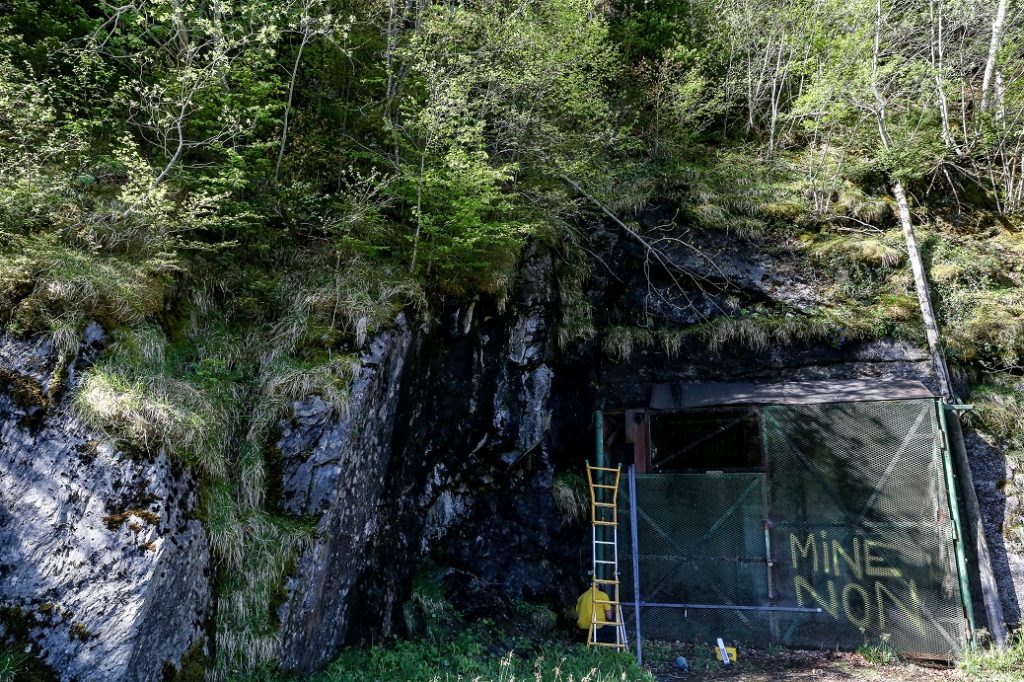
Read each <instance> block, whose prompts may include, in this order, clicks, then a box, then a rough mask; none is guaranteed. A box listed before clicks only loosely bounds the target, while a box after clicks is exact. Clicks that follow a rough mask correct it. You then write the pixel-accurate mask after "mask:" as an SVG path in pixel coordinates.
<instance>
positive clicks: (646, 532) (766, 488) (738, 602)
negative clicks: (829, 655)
mask: <svg viewBox="0 0 1024 682" xmlns="http://www.w3.org/2000/svg"><path fill="white" fill-rule="evenodd" d="M936 405H937V403H936V402H935V401H934V400H901V401H887V402H861V403H841V404H816V405H776V406H766V407H764V408H762V410H761V412H760V434H761V440H762V446H763V448H764V453H765V459H766V465H767V466H766V473H758V472H750V473H730V472H708V473H655V474H640V475H637V476H635V482H634V486H635V498H634V504H635V509H636V519H635V524H636V529H635V533H636V538H637V542H636V552H635V555H634V546H633V542H632V538H631V524H632V523H633V521H634V519H633V518H632V517H631V508H630V496H629V495H628V494H627V491H626V490H625V489H623V491H622V493H623V494H622V495H621V496H620V500H622V505H621V510H620V514H621V519H622V522H621V525H620V527H619V542H620V547H621V548H622V551H623V554H622V556H623V557H630V556H631V557H633V561H626V560H624V561H623V562H622V565H621V573H622V575H621V580H622V586H623V596H622V603H623V607H624V610H625V619H626V622H627V626H628V627H629V629H630V636H631V637H636V635H637V633H636V625H637V622H636V614H635V610H636V605H637V603H639V604H640V628H641V634H642V638H643V639H646V640H649V639H662V640H685V641H691V642H710V641H714V639H715V638H717V637H724V638H726V639H727V640H728V641H730V642H736V643H740V644H746V645H759V646H764V645H765V644H769V643H772V644H780V645H787V646H802V647H836V646H838V647H841V648H846V649H854V648H856V647H858V646H860V645H862V644H865V643H868V644H871V643H876V642H878V641H879V640H883V639H887V640H888V641H889V643H890V644H891V645H892V646H893V648H895V649H896V650H898V651H901V652H905V653H913V654H920V655H925V656H933V657H936V656H937V657H948V656H951V655H953V654H955V653H957V652H959V651H960V650H962V648H963V647H964V645H965V643H966V641H967V638H968V634H969V633H968V628H967V625H966V623H965V620H964V602H963V599H962V597H961V587H960V583H959V581H958V577H959V574H958V568H957V558H956V547H955V539H954V533H953V530H952V529H953V524H952V522H951V518H950V500H949V498H948V495H947V474H948V472H947V470H946V466H947V465H948V464H947V461H946V459H945V458H944V456H943V454H944V452H943V447H944V442H943V440H942V438H943V434H942V430H941V426H940V424H939V421H938V417H937V413H936ZM623 485H624V486H625V485H626V482H625V480H624V481H623ZM634 566H636V567H637V569H638V570H637V576H634V570H633V567H634ZM636 577H638V580H635V578H636ZM637 586H638V587H639V598H638V597H637V591H636V587H637Z"/></svg>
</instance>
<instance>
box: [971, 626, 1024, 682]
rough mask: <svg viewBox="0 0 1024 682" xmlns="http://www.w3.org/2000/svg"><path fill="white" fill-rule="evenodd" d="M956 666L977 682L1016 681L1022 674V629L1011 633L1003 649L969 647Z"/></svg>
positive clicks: (1023, 649)
mask: <svg viewBox="0 0 1024 682" xmlns="http://www.w3.org/2000/svg"><path fill="white" fill-rule="evenodd" d="M957 668H959V669H960V670H961V671H962V672H963V673H965V674H966V675H967V677H968V679H971V680H977V681H978V682H1017V680H1020V679H1021V677H1022V676H1024V630H1018V631H1017V632H1016V633H1015V634H1013V635H1012V636H1011V637H1010V641H1009V642H1008V645H1007V647H1006V648H1005V649H1002V650H1000V649H997V648H994V647H979V648H976V649H969V650H968V651H966V652H965V653H964V655H963V657H962V658H961V659H960V660H959V661H958V662H957Z"/></svg>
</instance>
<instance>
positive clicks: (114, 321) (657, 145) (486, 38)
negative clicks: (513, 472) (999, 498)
mask: <svg viewBox="0 0 1024 682" xmlns="http://www.w3.org/2000/svg"><path fill="white" fill-rule="evenodd" d="M0 29H2V37H0V254H2V256H0V323H3V324H4V325H5V327H6V329H8V330H9V331H12V332H16V333H21V334H45V335H48V336H49V337H50V338H52V340H53V344H54V347H55V349H56V350H57V352H58V353H59V355H60V357H61V359H62V363H61V364H60V365H59V366H58V369H57V372H56V376H55V379H56V380H55V381H54V382H53V383H52V385H51V395H50V396H49V399H51V400H52V399H55V398H56V397H57V394H58V393H60V392H61V391H62V385H63V373H64V372H65V370H66V368H67V363H69V362H71V361H72V359H73V358H74V357H75V355H76V353H77V350H78V348H79V346H80V344H81V342H82V339H83V335H84V333H85V330H86V326H87V325H88V324H89V323H90V322H93V321H95V322H98V323H99V324H100V325H102V327H103V328H104V329H105V330H106V332H107V333H108V334H109V335H110V337H111V343H110V344H109V346H108V347H107V349H106V350H105V351H104V352H103V354H102V355H101V356H100V358H99V360H98V362H97V363H95V364H94V365H93V366H92V367H91V369H89V370H88V374H87V376H85V377H84V379H83V381H82V382H81V384H80V386H79V387H78V388H77V390H76V395H75V396H74V399H75V401H76V405H77V407H78V410H79V411H80V413H81V415H82V416H83V418H84V419H85V420H86V421H87V422H88V423H89V424H91V425H93V426H95V427H97V428H100V429H102V430H104V431H105V432H107V433H109V434H110V435H111V437H112V438H115V439H117V440H118V441H119V442H120V443H121V445H122V447H123V448H124V449H125V450H127V451H132V450H140V449H142V450H155V449H158V448H161V447H163V448H166V449H167V450H168V451H170V452H172V453H173V454H174V455H175V456H177V457H178V458H179V459H180V460H181V461H183V462H186V463H188V465H189V466H191V467H192V468H193V469H194V470H195V471H196V472H198V473H199V475H200V476H201V478H202V480H203V514H204V519H205V522H206V524H207V527H208V530H209V534H210V539H211V543H212V547H213V550H214V552H215V556H216V558H217V561H218V565H219V567H220V575H221V578H220V580H219V581H218V591H219V601H218V604H219V605H218V615H217V641H218V646H217V655H218V659H219V660H218V664H219V666H220V667H221V669H223V670H228V669H247V668H252V667H257V666H259V665H261V664H262V663H263V662H265V661H269V660H270V659H271V658H272V656H273V652H274V632H275V623H274V622H273V614H272V612H271V611H270V610H268V608H267V605H268V604H272V603H274V600H275V599H277V598H278V594H277V591H278V589H279V586H280V584H281V581H282V577H283V576H284V574H285V572H286V570H287V566H288V563H289V561H290V559H291V557H292V556H293V554H294V552H295V550H296V549H297V548H300V547H302V546H303V543H305V542H307V541H308V538H309V537H310V533H311V532H312V527H311V524H309V523H306V522H304V521H302V520H297V519H294V518H287V517H285V516H284V515H282V514H280V513H279V510H278V508H277V504H276V500H275V499H274V492H273V490H272V489H268V486H267V485H266V484H265V480H266V478H267V475H266V471H267V469H268V467H271V466H273V462H272V457H271V455H270V454H269V449H268V442H269V441H270V440H271V439H272V432H273V428H274V425H275V423H276V422H277V421H278V420H279V419H280V418H281V417H282V416H284V415H285V414H287V411H288V409H289V407H290V405H291V404H292V401H293V400H295V399H298V398H301V397H304V396H308V395H311V394H318V395H320V396H323V397H324V398H325V399H326V400H329V401H331V402H332V403H333V404H334V405H336V406H337V409H339V410H341V409H343V408H344V404H345V400H346V390H347V386H348V382H349V380H350V379H351V377H352V376H353V374H354V373H355V372H358V360H357V355H356V354H355V351H357V350H358V348H359V347H360V346H361V344H362V343H363V341H364V340H365V339H366V338H367V336H368V335H369V334H372V333H374V332H375V331H377V330H379V329H382V328H385V327H387V326H388V325H389V324H391V323H392V322H393V320H394V318H395V315H396V314H397V313H398V311H400V310H403V309H404V310H407V311H410V314H411V315H413V316H414V317H415V318H416V319H417V320H420V321H424V322H426V321H429V320H430V317H431V314H432V311H435V310H437V306H438V305H439V304H441V303H443V302H444V301H450V300H458V299H460V298H465V297H470V296H477V295H487V296H493V297H496V298H498V299H500V298H501V297H503V296H504V295H505V294H506V292H507V290H508V287H509V286H510V283H511V282H512V281H513V279H514V276H515V268H516V263H517V260H518V257H519V255H520V252H521V251H522V249H523V248H524V245H526V244H528V243H531V242H539V243H543V244H546V245H548V246H550V247H551V248H553V249H555V250H557V251H558V253H560V254H562V259H563V264H562V265H563V267H562V273H563V319H562V333H561V335H560V336H561V339H562V341H563V343H565V344H571V343H574V342H577V341H582V340H588V339H591V338H592V337H594V336H595V334H597V333H598V332H597V330H595V327H594V325H593V323H592V321H591V311H590V310H589V306H588V303H587V301H586V298H585V296H583V295H582V289H583V288H584V287H585V286H586V278H587V271H588V268H589V267H591V266H590V265H588V262H587V259H586V252H587V240H588V238H589V234H588V229H587V225H588V221H593V220H613V221H614V222H615V223H616V224H618V225H620V226H621V227H622V229H625V230H627V231H629V232H631V233H632V235H633V236H634V237H635V238H636V239H638V240H640V241H641V243H643V244H645V245H646V247H647V248H648V249H650V251H651V253H652V254H654V256H655V257H657V256H658V248H659V247H658V240H659V239H661V238H662V235H660V234H646V233H644V232H643V230H642V229H641V228H639V227H638V226H637V224H636V222H635V221H634V216H635V213H636V212H637V211H638V210H639V209H640V208H642V207H644V206H646V205H650V204H652V203H659V204H666V205H670V206H673V207H674V208H675V209H676V210H677V211H678V214H677V221H679V222H680V223H686V224H688V225H692V226H696V227H699V228H701V229H707V230H718V231H725V232H728V233H730V234H735V235H738V236H740V237H742V238H745V239H754V240H758V241H759V242H760V243H762V244H763V245H764V248H765V249H772V248H782V247H785V248H786V249H789V250H791V251H793V252H794V253H798V254H800V256H801V257H802V258H804V259H805V260H806V264H807V267H808V268H809V269H817V270H819V271H822V272H825V273H827V274H828V277H829V279H830V281H832V282H833V283H834V284H833V286H832V287H831V288H830V289H829V290H828V291H824V292H822V304H821V305H820V306H818V307H815V308H809V309H785V310H780V309H771V308H766V309H764V310H763V311H758V313H757V314H755V315H752V316H748V317H745V318H742V319H724V318H723V319H709V320H708V321H707V322H706V323H703V324H701V325H698V327H697V328H696V329H690V330H685V332H686V333H698V334H703V335H705V336H706V338H707V339H708V342H709V343H722V342H724V340H727V339H729V340H736V341H738V342H743V343H751V344H763V343H771V342H787V341H789V340H791V339H795V338H800V337H804V338H818V339H821V340H823V341H829V340H831V339H834V338H835V337H836V335H842V337H843V338H874V337H885V336H888V337H893V336H895V337H903V338H908V339H911V340H914V341H923V338H924V335H923V328H922V325H921V321H920V312H919V310H918V306H917V300H916V298H915V294H914V281H913V279H912V277H911V274H910V268H909V266H908V265H907V261H906V254H905V251H904V248H903V234H902V233H901V231H900V227H899V211H898V208H899V201H900V200H905V201H906V202H908V211H909V215H910V216H911V217H912V220H913V222H914V224H915V226H916V227H917V229H918V236H919V238H920V240H921V242H922V244H923V249H924V251H925V254H926V260H927V262H928V265H929V272H928V275H929V278H930V280H931V283H932V286H933V287H934V292H935V297H936V302H937V308H938V315H939V321H940V325H941V326H942V329H943V332H944V335H945V342H946V344H947V351H948V353H949V355H950V360H951V362H952V363H953V364H954V366H955V367H956V368H957V369H956V371H957V372H958V373H959V376H961V377H962V378H964V379H966V380H967V381H968V382H969V383H970V384H972V385H973V386H974V396H973V399H974V400H975V402H977V404H978V406H979V410H978V412H977V416H976V417H975V419H976V421H977V423H979V424H981V425H983V426H985V427H986V428H987V429H988V430H989V431H990V432H992V433H993V434H996V435H997V436H999V437H1001V438H1003V444H1004V445H1006V446H1008V447H1009V448H1010V450H1011V451H1015V452H1018V453H1022V452H1024V436H1021V435H1020V434H1021V433H1024V429H1022V427H1024V417H1022V416H1021V415H1022V409H1021V408H1022V407H1024V385H1022V383H1021V380H1020V378H1019V377H1020V374H1021V366H1022V365H1024V288H1022V286H1024V281H1022V278H1024V273H1022V271H1021V268H1022V265H1024V238H1022V237H1021V234H1020V231H1019V230H1020V228H1021V212H1022V211H1024V125H1022V124H1024V121H1022V115H1024V80H1022V76H1024V54H1022V49H1024V21H1022V15H1021V8H1020V7H1019V6H1016V5H1014V4H1013V3H1009V2H1008V0H785V1H783V0H759V1H753V0H647V1H641V0H463V1H454V0H452V1H449V2H441V1H439V0H438V1H430V0H403V1H399V0H276V1H270V0H246V1H244V2H231V1H229V0H126V1H125V2H118V3H112V2H104V1H103V0H83V1H81V2H74V1H72V0H8V1H7V2H6V3H4V5H3V10H2V14H0ZM634 322H635V325H633V326H630V327H624V328H617V329H614V330H611V331H610V332H609V333H608V338H606V339H604V341H603V343H604V345H605V347H606V349H607V352H608V353H609V354H610V355H612V356H618V355H622V354H625V353H628V352H629V350H630V349H631V348H633V347H635V346H636V345H638V344H639V345H642V344H652V345H653V344H657V343H659V342H662V341H663V342H664V343H665V344H666V346H667V347H669V348H670V347H671V338H672V333H674V332H679V331H680V330H659V329H652V328H651V327H650V324H649V323H648V321H647V320H645V319H643V318H642V316H638V317H637V319H635V320H634ZM599 341H600V339H599ZM1022 456H1024V455H1022ZM1018 531H1019V529H1018Z"/></svg>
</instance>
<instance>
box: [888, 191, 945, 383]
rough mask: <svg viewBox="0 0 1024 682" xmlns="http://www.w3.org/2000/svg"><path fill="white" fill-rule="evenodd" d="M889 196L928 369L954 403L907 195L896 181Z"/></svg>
mask: <svg viewBox="0 0 1024 682" xmlns="http://www.w3.org/2000/svg"><path fill="white" fill-rule="evenodd" d="M892 194H893V196H894V197H896V206H897V208H898V209H899V216H900V224H901V225H902V226H903V238H904V239H905V240H906V242H907V254H908V255H909V257H910V268H911V270H913V272H914V288H915V289H917V302H918V304H919V305H920V306H921V317H922V318H924V330H925V335H926V336H927V337H928V349H929V351H931V355H932V365H933V366H934V368H935V376H936V378H937V379H938V380H939V391H940V392H941V393H942V398H943V400H945V401H946V402H947V403H955V402H957V399H956V396H955V395H954V394H953V382H952V381H951V380H950V377H949V368H948V367H947V366H946V356H945V354H944V353H943V352H942V341H941V339H940V338H939V325H938V322H937V321H936V319H935V310H934V309H933V308H932V297H931V293H930V292H929V290H928V278H927V277H926V276H925V272H924V262H923V261H922V260H921V252H920V250H919V249H918V248H917V235H916V234H914V224H913V223H912V222H911V220H910V207H909V206H908V205H907V194H906V192H905V191H904V190H903V183H901V182H900V181H899V180H897V181H895V182H894V183H892Z"/></svg>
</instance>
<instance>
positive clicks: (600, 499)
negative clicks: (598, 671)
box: [587, 462, 627, 651]
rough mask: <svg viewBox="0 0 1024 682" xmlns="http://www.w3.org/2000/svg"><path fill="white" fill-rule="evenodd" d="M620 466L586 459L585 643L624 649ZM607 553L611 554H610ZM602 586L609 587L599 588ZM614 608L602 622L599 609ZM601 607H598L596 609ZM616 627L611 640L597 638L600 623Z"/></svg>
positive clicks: (625, 644) (604, 625) (625, 643)
mask: <svg viewBox="0 0 1024 682" xmlns="http://www.w3.org/2000/svg"><path fill="white" fill-rule="evenodd" d="M621 475H622V467H621V466H618V467H615V468H614V469H612V468H610V467H595V466H591V465H590V463H589V462H588V463H587V484H588V487H589V488H590V524H591V542H592V545H591V547H592V550H593V551H592V553H591V556H592V557H593V563H592V565H591V575H592V576H593V579H592V584H591V590H592V591H591V595H590V596H591V597H592V598H593V599H592V602H593V608H592V609H591V612H590V630H589V631H588V633H587V644H588V645H590V646H604V647H612V648H615V649H621V650H623V651H625V649H626V646H627V642H626V625H625V619H624V618H623V617H622V604H621V602H620V600H619V597H620V593H619V587H620V583H619V540H618V528H619V508H618V495H619V478H620V477H621ZM609 554H610V555H611V556H610V557H609ZM602 587H605V588H610V589H602ZM598 591H601V592H604V593H605V594H606V595H608V596H609V598H608V599H597V598H596V597H597V592H598ZM609 608H610V609H612V610H613V611H614V612H615V618H614V620H611V621H606V622H601V621H599V620H598V613H601V612H602V611H605V610H607V609H609ZM598 609H600V611H599V610H598ZM602 626H603V627H613V628H615V641H614V642H599V641H597V630H598V628H599V627H602Z"/></svg>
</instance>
